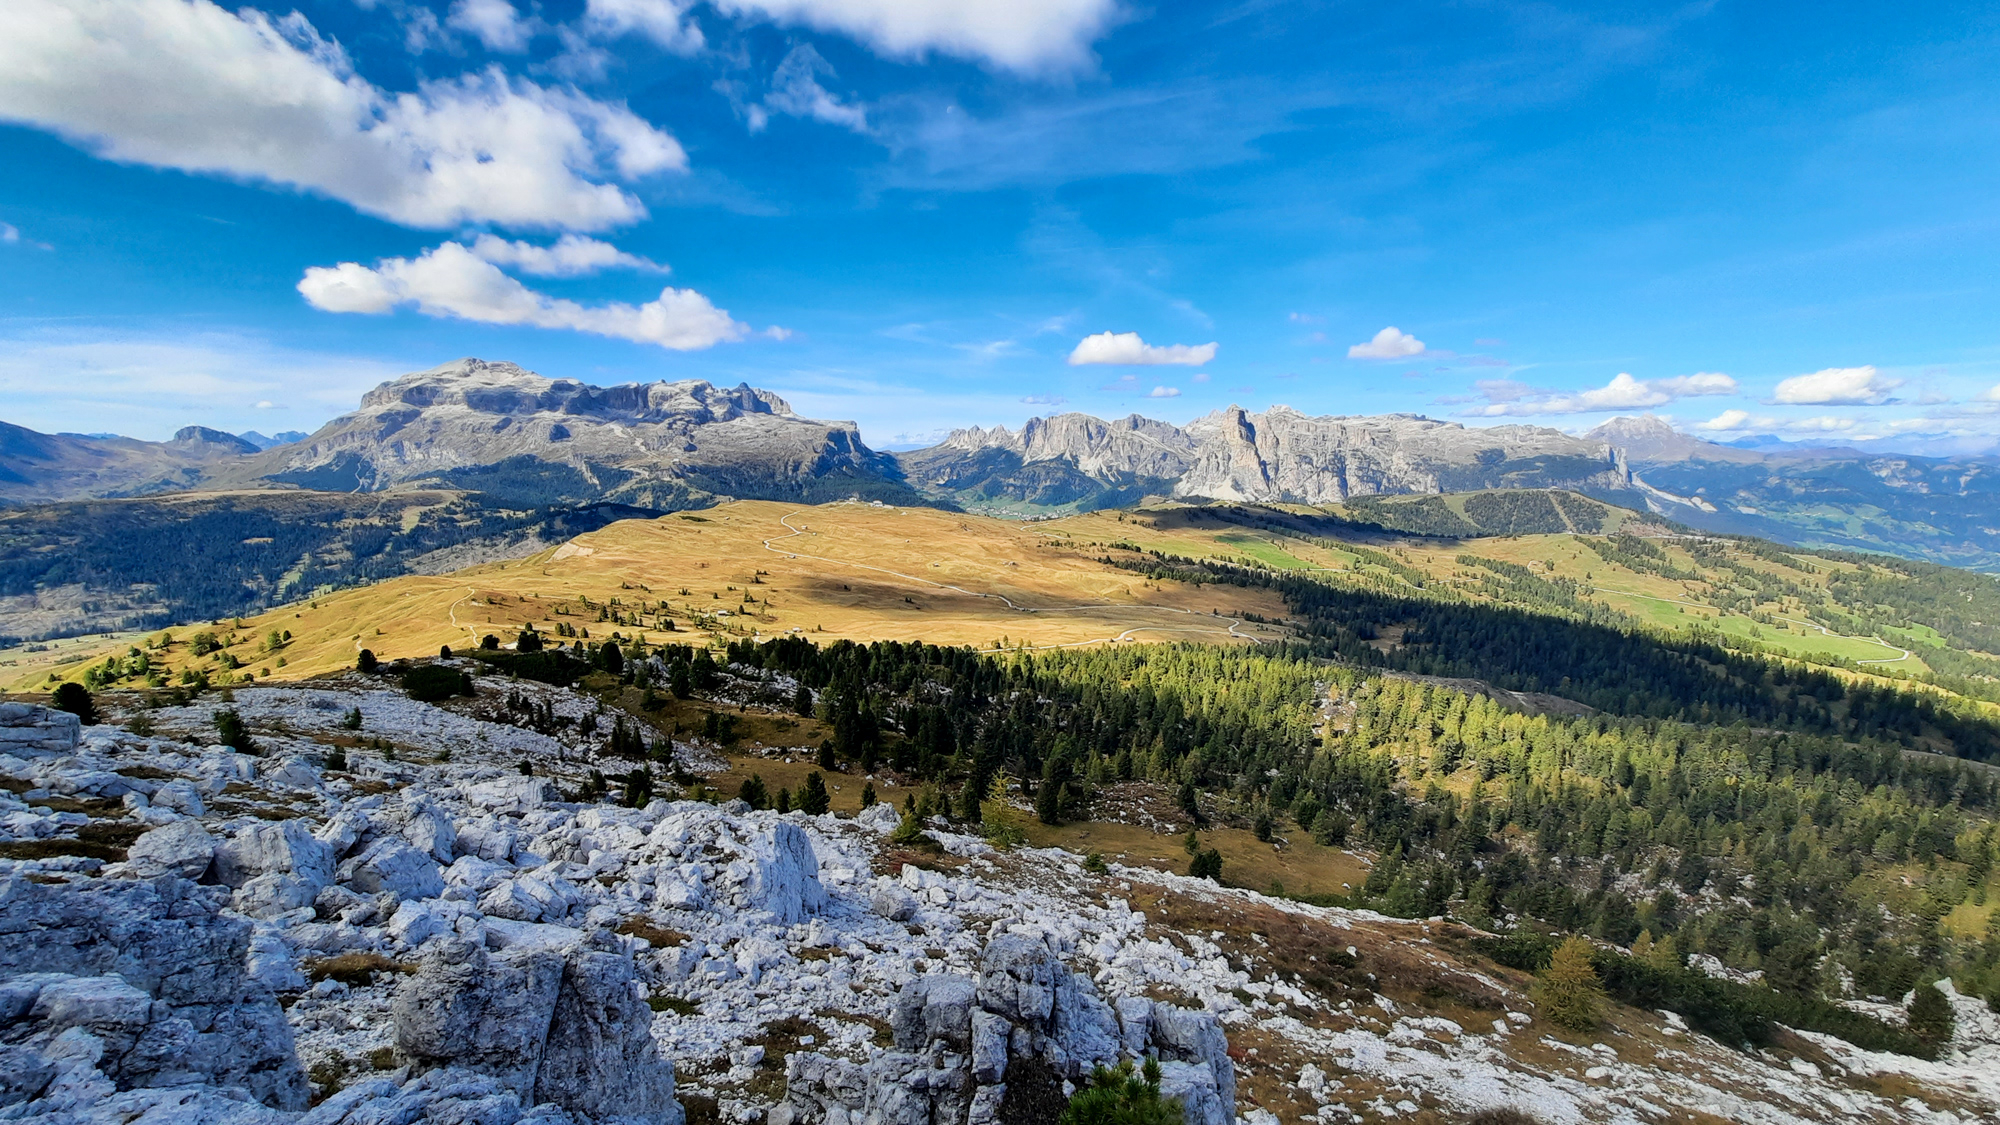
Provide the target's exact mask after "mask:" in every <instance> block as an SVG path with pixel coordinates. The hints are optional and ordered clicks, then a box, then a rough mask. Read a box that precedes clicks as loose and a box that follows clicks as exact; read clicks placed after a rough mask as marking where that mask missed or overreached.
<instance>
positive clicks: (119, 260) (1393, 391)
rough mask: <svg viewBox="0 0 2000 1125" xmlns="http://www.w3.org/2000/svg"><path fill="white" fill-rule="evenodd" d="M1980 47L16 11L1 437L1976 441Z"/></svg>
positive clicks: (1984, 202) (770, 2) (103, 4)
mask: <svg viewBox="0 0 2000 1125" xmlns="http://www.w3.org/2000/svg"><path fill="white" fill-rule="evenodd" d="M1996 45H2000V16H1996V14H1995V11H1994V10H1993V9H1992V7H1991V6H1990V5H1985V6H1979V5H1970V4H1967V5H1948V4H1943V3H1939V4H1928V5H1907V4H1904V5H1892V4H1886V3H1884V4H1827V3H1820V4H1814V5H1804V4H1774V3H1748V2H1742V0H1737V2H1716V3H1707V4H1685V5H1636V4H1635V5H1617V4H1595V5H1588V6H1584V5H1573V6H1567V7H1565V6H1560V5H1555V4H1547V3H1532V4H1507V3H1456V4H1442V5H1436V4H1422V3H1411V4H1404V5H1365V6H1364V5H1356V4H1315V3H1289V4H1288V3H1244V4H1233V5H1232V4H1192V3H1186V4H1173V5H1165V4H1161V5H1155V6H1150V7H1149V6H1143V5H1140V4H1137V3H1132V2H1129V0H1005V2H987V0H959V2H957V3H948V2H946V0H718V2H711V3H697V4H690V3H687V2H685V0H544V2H541V3H538V4H535V3H529V2H528V0H520V2H518V3H512V4H510V3H508V2H507V0H438V2H437V3H434V4H430V5H426V4H424V3H422V2H421V0H369V2H365V3H364V2H359V0H307V2H305V3H302V4H301V5H300V6H299V8H298V9H297V11H296V12H294V11H293V9H291V8H290V7H288V6H277V7H271V8H268V9H266V10H265V11H263V12H259V11H258V10H257V9H254V8H250V7H244V8H217V7H215V6H214V5H212V4H209V3H208V2H207V0H196V2H194V3H190V2H188V0H10V3H8V4H7V5H4V6H0V224H4V225H0V392H4V398H3V399H0V402H4V406H0V418H4V419H5V420H7V421H12V422H16V423H19V424H23V425H28V426H32V427H35V428H37V429H44V430H54V429H63V430H72V431H85V432H89V431H117V432H123V433H128V434H132V435H135V436H140V437H147V438H160V437H165V436H167V435H168V434H170V433H171V432H172V430H173V429H175V428H176V427H178V426H180V425H184V424H188V423H202V424H206V425H212V426H218V427H222V428H227V429H232V430H243V429H250V428H256V429H259V430H263V431H265V432H271V431H276V430H286V429H302V430H311V429H313V428H315V427H316V426H318V425H319V424H320V423H322V422H324V421H325V420H326V419H328V418H330V417H332V416H333V415H335V414H337V413H339V412H341V411H342V410H344V409H347V408H349V407H351V406H352V405H353V403H354V401H355V400H356V398H357V397H358V396H359V394H360V393H361V391H363V390H364V389H366V388H367V387H368V386H370V385H372V384H373V383H375V382H377V381H379V380H381V379H383V378H387V377H390V376H393V375H395V374H398V373H401V372H404V371H409V370H415V369H419V368H423V367H429V366H432V365H434V364H436V363H440V362H443V361H446V360H449V359H453V358H456V357H458V356H462V355H476V356H480V357H483V358H488V359H511V360H514V361H516V362H519V363H522V364H524V365H526V366H528V367H531V368H533V369H535V370H538V371H540V372H542V373H543V374H546V375H551V376H569V377H574V378H579V379H583V380H586V381H590V382H597V383H615V382H624V381H631V380H651V379H679V378H701V379H709V380H713V381H716V382H725V383H731V384H733V383H736V382H738V381H747V382H749V383H751V384H754V385H757V386H762V387H768V388H771V389H773V390H776V391H778V392H779V393H781V394H783V395H785V396H786V397H787V398H789V399H790V400H791V401H792V402H793V404H794V406H795V407H796V408H798V409H799V410H800V411H801V412H804V413H808V414H812V415H817V416H821V417H836V418H852V419H856V420H858V421H860V422H861V424H862V427H863V433H864V436H865V437H866V439H867V440H869V441H870V442H872V443H875V444H877V445H881V446H888V447H896V446H906V445H910V444H917V443H923V442H925V441H928V440H931V439H932V438H933V437H934V436H936V435H939V434H940V433H941V432H942V431H943V430H945V429H948V428H950V427H953V426H959V425H971V424H980V425H991V424H995V423H1005V424H1008V425H1017V424H1018V423H1019V422H1020V421H1022V420H1023V419H1025V418H1027V417H1029V416H1032V415H1034V414H1042V413H1049V412H1052V411H1055V410H1082V411H1087V412H1091V413H1096V414H1100V415H1113V414H1123V413H1126V412H1129V411H1135V410H1136V411H1139V412H1141V413H1145V414H1148V415H1151V416H1154V417H1160V418H1166V419H1169V420H1172V421H1176V422H1181V421H1186V420H1187V419H1189V418H1192V417H1195V416H1197V415H1200V414H1203V413H1206V412H1208V411H1210V410H1213V409H1216V408H1218V407H1221V406H1224V405H1227V404H1229V403H1232V402H1234V403H1240V404H1242V405H1244V406H1247V407H1251V408H1253V409H1261V408H1263V407H1265V406H1267V405H1269V404H1272V403H1286V404H1289V405H1292V406H1294V407H1297V408H1299V409H1301V410H1306V411H1309V412H1313V413H1377V412H1385V411H1413V412H1422V413H1427V414H1430V415H1432V416H1436V417H1456V418H1460V419H1461V420H1464V421H1466V422H1467V423H1468V424H1490V423H1497V422H1533V423H1537V424H1547V425H1557V426H1562V427H1564V428H1568V429H1581V428H1586V427H1588V426H1590V425H1593V424H1595V423H1597V422H1599V421H1602V420H1603V419H1605V418H1608V417H1611V416H1613V415H1616V414H1631V413H1638V412H1641V411H1643V410H1647V409H1651V410H1653V411H1655V412H1657V413H1660V414H1663V415H1667V416H1670V417H1671V418H1673V419H1674V420H1675V421H1676V423H1677V424H1679V425H1681V426H1683V427H1684V428H1689V429H1691V430H1694V431H1695V432H1700V433H1704V434H1707V435H1710V436H1716V437H1719V438H1723V439H1725V440H1726V439H1728V438H1730V437H1733V436H1740V435H1742V434H1746V433H1768V432H1777V433H1781V434H1784V435H1785V436H1788V437H1791V438H1795V439H1800V438H1816V439H1817V438H1825V439H1835V440H1840V441H1866V440H1870V439H1873V440H1875V441H1878V442H1880V443H1883V444H1885V445H1887V446H1889V447H1905V448H1912V449H1926V450H1943V449H1951V448H1956V449H1970V448H1983V447H1985V446H1987V445H1990V444H1991V443H1992V438H1993V435H1994V434H1995V433H2000V386H1996V384H2000V319H1996V317H1995V315H1994V310H1995V308H1996V300H1995V298H1996V296H2000V292H1997V291H1996V288H1997V287H2000V282H1996V271H1995V270H1994V269H1993V266H1992V263H1993V262H1994V261H1996V260H2000V254H1996V251H2000V213H1996V209H1995V203H1994V193H1993V184H1995V183H1996V182H2000V167H1996V165H2000V160H1996V152H2000V149H1996V143H1995V142H1996V141H1997V140H2000V92H1996V85H1995V83H1994V82H1993V80H1992V78H1991V67H1990V60H1991V59H1992V58H1993V57H1994V49H1995V47H1996ZM663 289H664V290H666V292H665V293H663ZM1210 345H1213V346H1212V347H1210Z"/></svg>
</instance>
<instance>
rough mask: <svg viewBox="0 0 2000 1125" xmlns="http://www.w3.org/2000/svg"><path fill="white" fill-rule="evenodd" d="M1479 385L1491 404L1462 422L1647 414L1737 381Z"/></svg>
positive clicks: (1699, 377)
mask: <svg viewBox="0 0 2000 1125" xmlns="http://www.w3.org/2000/svg"><path fill="white" fill-rule="evenodd" d="M1474 385H1475V386H1476V387H1477V388H1478V390H1479V393H1480V395H1481V396H1482V397H1484V398H1485V399H1486V402H1487V404H1486V405H1485V406H1478V407H1473V408H1471V409H1468V410H1462V411H1460V412H1459V414H1460V416H1461V417H1468V418H1501V417H1510V416H1512V417H1532V416H1535V415H1541V414H1594V413H1600V412H1608V411H1613V410H1645V409H1649V408H1651V407H1655V406H1664V405H1666V404H1667V403H1669V402H1673V401H1674V400H1676V399H1681V398H1693V397H1696V396H1700V395H1726V394H1733V393H1735V391H1736V380H1734V379H1732V378H1730V377H1729V376H1727V375H1722V374H1719V373H1716V372H1712V371H1704V372H1701V373H1699V374H1695V375H1675V376H1672V377H1670V378H1666V379H1634V378H1633V377H1632V376H1631V375H1629V374H1627V373H1625V372H1623V371H1621V372H1619V373H1618V374H1617V375H1615V376H1613V377H1612V379H1611V381H1610V382H1608V383H1606V384H1604V385H1603V386H1602V387H1594V388H1592V389H1590V390H1585V391H1552V390H1545V389H1541V388H1537V387H1531V386H1529V385H1528V384H1526V383H1521V382H1517V381H1515V380H1512V379H1483V380H1481V381H1480V382H1478V383H1476V384H1474ZM1458 401H1461V402H1462V401H1464V400H1463V399H1460V400H1458Z"/></svg>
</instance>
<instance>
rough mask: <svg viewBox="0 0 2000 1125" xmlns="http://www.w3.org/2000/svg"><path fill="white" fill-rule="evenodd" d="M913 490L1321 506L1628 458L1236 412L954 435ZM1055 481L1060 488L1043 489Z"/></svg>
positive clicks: (999, 497)
mask: <svg viewBox="0 0 2000 1125" xmlns="http://www.w3.org/2000/svg"><path fill="white" fill-rule="evenodd" d="M902 460H903V463H904V464H905V466H906V467H908V469H909V472H910V476H911V481H912V483H914V484H916V485H917V486H918V487H920V488H923V489H925V490H926V491H929V492H931V493H932V494H933V495H939V496H951V497H952V498H955V499H958V500H960V501H971V502H975V503H976V502H979V501H982V500H984V501H993V502H1005V501H1010V500H1011V501H1016V502H1023V503H1031V504H1069V505H1073V506H1078V507H1099V506H1104V505H1105V504H1110V503H1127V502H1130V501H1131V500H1133V499H1137V498H1138V497H1137V496H1135V495H1132V493H1134V492H1135V491H1137V490H1143V491H1142V492H1141V494H1143V492H1152V493H1155V494H1161V495H1169V494H1170V495H1173V496H1180V497H1187V498H1200V499H1216V500H1237V501H1252V502H1275V501H1287V502H1295V503H1308V504H1323V503H1332V502H1337V501H1340V500H1345V499H1347V498H1348V497H1350V496H1372V495H1382V494H1396V493H1418V492H1450V491H1457V490H1463V489H1477V488H1497V487H1515V488H1541V487H1550V486H1563V487H1570V488H1595V489H1624V488H1630V487H1631V485H1632V482H1631V474H1630V472H1629V471H1628V470H1627V468H1626V466H1625V463H1624V460H1623V458H1622V456H1621V455H1620V454H1618V453H1617V452H1616V451H1615V450H1614V449H1613V448H1612V447H1611V446H1609V445H1607V444H1606V443H1604V442H1601V441H1591V440H1585V439H1579V438H1574V437H1571V436H1569V435H1567V434H1564V433H1562V432H1561V431H1558V430H1551V429H1544V428H1541V427H1536V426H1497V427H1493V428H1490V429H1467V428H1466V427H1464V426H1461V425H1459V424H1457V423H1455V422H1438V421H1433V420H1431V419H1428V418H1420V417H1417V416H1415V415H1407V414H1394V415H1388V416H1384V417H1313V416H1310V415H1306V414H1301V413H1300V412H1298V411H1296V410H1293V409H1291V408H1289V407H1284V406H1276V407H1272V408H1271V409H1270V410H1268V411H1266V412H1264V413H1262V414H1252V413H1250V412H1249V411H1246V410H1244V409H1243V408H1241V407H1238V406H1231V407H1229V408H1228V409H1226V410H1220V411H1217V412H1215V413H1213V414H1210V415H1207V416H1206V417H1203V418H1199V419H1196V420H1195V421H1194V422H1192V423H1190V424H1188V425H1187V426H1186V427H1185V428H1181V427H1176V426H1171V425H1168V424H1167V423H1165V422H1157V421H1154V420H1152V419H1148V418H1141V417H1139V416H1138V415H1136V414H1135V415H1131V416H1129V417H1126V418H1122V419H1119V420H1117V421H1111V422H1106V421H1103V420H1100V419H1097V418H1093V417H1090V416H1089V415H1086V414H1062V415H1057V416H1055V417H1053V418H1037V419H1034V420H1032V421H1030V422H1029V423H1028V424H1027V425H1026V426H1024V427H1023V428H1022V429H1021V432H1020V433H1018V434H1016V433H1012V432H1010V431H1008V430H1007V429H1006V428H1004V427H996V428H995V429H991V430H982V429H976V428H975V429H969V430H959V431H957V432H955V433H953V434H952V435H951V437H950V438H948V439H946V441H945V442H943V443H942V444H940V445H938V446H935V447H933V448H931V449H926V450H919V451H917V452H915V453H910V454H905V455H903V457H902ZM1058 478H1060V481H1061V485H1062V487H1061V488H1051V487H1050V482H1051V481H1053V480H1056V479H1058Z"/></svg>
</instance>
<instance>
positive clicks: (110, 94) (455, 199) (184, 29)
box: [0, 0, 687, 230]
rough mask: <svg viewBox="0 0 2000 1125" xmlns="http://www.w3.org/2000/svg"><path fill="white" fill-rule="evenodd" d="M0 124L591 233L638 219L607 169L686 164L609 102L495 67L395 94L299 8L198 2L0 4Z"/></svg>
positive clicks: (439, 209)
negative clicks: (356, 65) (283, 11)
mask: <svg viewBox="0 0 2000 1125" xmlns="http://www.w3.org/2000/svg"><path fill="white" fill-rule="evenodd" d="M0 120H5V121H11V122H18V123H21V124H27V125H32V126H35V127H38V128H43V129H48V130H51V131H53V132H56V133H58V134H61V135H62V136H63V137H65V138H66V139H68V140H70V141H71V142H72V143H75V144H77V145H79V146H81V147H84V148H86V149H88V150H90V151H91V152H94V153H96V154H97V155H99V156H102V157H106V158H108V159H112V160H120V161H127V162H131V163H136V164H145V165H151V166H154V167H162V168H177V169H180V170H182V171H187V172H199V173H211V174H218V175H224V176H231V177H238V178H242V179H248V180H260V181H266V182H271V183H277V184H285V185H289V186H293V187H298V188H303V189H306V190H309V191H314V192H319V193H323V194H325V195H328V196H332V197H333V198H335V199H339V200H342V201H344V202H346V203H349V204H351V205H353V206H354V207H356V208H358V209H360V210H362V211H365V212H367V213H369V214H372V215H379V216H382V217H384V218H387V219H390V220H393V221H395V222H398V223H402V224H404V225H406V226H414V227H450V226H456V225H458V224H461V223H468V222H491V223H497V224H501V225H504V226H511V227H529V228H544V229H547V228H555V229H571V230H598V229H603V228H605V227H611V226H616V225H619V224H621V223H629V222H632V221H635V220H637V219H639V218H641V217H642V216H643V215H644V214H645V208H644V207H643V206H642V205H641V204H640V202H639V200H638V199H637V198H636V197H634V196H633V195H632V194H630V193H629V192H627V191H625V190H623V189H622V188H620V187H618V186H616V185H615V184H612V183H609V182H606V181H607V180H611V179H619V180H628V181H629V180H633V179H637V178H638V177H640V176H644V175H648V174H651V173H655V172H661V171H668V170H683V169H685V168H686V166H687V156H686V154H685V153H684V152H683V151H682V149H681V146H680V145H679V143H677V142H676V141H675V140H674V139H673V138H672V137H670V136H668V135H667V134H666V133H663V132H661V131H660V130H658V129H655V128H654V127H653V126H651V125H649V124H647V123H646V122H645V121H644V120H642V119H640V118H639V117H638V116H637V115H635V114H633V113H632V111H631V110H629V109H627V108H626V107H624V106H623V105H617V104H612V103H608V102H602V101H598V100H595V99H593V98H589V97H586V96H585V95H583V94H581V93H578V92H576V91H575V90H557V89H549V88H546V87H542V86H537V85H535V84H533V83H530V82H527V81H525V80H522V79H517V78H512V77H509V76H507V75H506V74H503V73H502V72H501V71H499V70H498V69H490V70H487V71H483V72H480V73H476V74H467V75H462V76H460V77H458V78H455V79H440V80H435V81H427V82H423V83H421V84H420V85H419V86H418V87H417V89H416V90H415V91H414V92H403V93H392V92H389V91H385V90H382V89H379V88H377V87H375V86H373V85H371V84H370V83H369V82H367V81H366V80H364V79H362V78H361V77H359V76H358V75H356V74H355V73H354V70H353V67H352V65H351V64H350V63H349V61H348V58H347V55H346V53H345V52H344V51H342V50H341V48H340V47H339V45H338V44H335V43H332V42H329V41H328V40H326V39H323V38H321V37H320V35H319V33H318V32H317V31H315V30H314V29H313V27H312V25H311V24H309V23H307V22H306V20H305V19H304V17H302V16H299V15H297V14H296V13H294V14H293V15H290V16H287V17H285V18H284V19H282V20H279V21H276V22H274V21H272V20H271V19H270V18H269V17H267V16H265V15H263V14H262V13H260V12H258V11H256V10H255V9H251V8H246V9H244V10H243V12H242V13H241V14H240V15H238V14H232V13H230V12H228V11H226V10H224V9H222V8H220V7H217V6H216V5H215V4H213V3H211V2H209V0H8V2H7V3H5V4H0Z"/></svg>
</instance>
